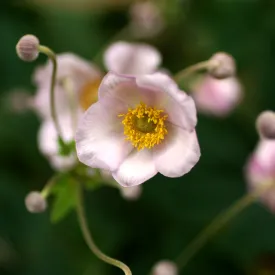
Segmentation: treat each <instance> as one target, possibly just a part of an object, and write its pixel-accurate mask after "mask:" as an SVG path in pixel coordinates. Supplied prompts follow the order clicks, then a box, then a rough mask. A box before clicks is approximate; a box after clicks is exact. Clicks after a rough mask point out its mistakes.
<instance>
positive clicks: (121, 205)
mask: <svg viewBox="0 0 275 275" xmlns="http://www.w3.org/2000/svg"><path fill="white" fill-rule="evenodd" d="M132 2H133V1H131V0H101V1H99V0H81V1H79V0H28V1H27V0H26V1H24V0H2V1H1V3H0V41H1V51H0V72H1V77H0V79H1V81H0V99H1V101H0V274H1V275H6V274H11V275H23V274H24V275H44V274H45V275H46V274H47V275H48V274H51V275H57V274H58V275H62V274H66V275H75V274H83V275H89V274H93V275H94V274H122V272H121V271H120V270H118V269H116V268H113V267H110V266H108V265H106V264H104V263H102V262H100V261H99V260H98V259H97V258H95V256H94V255H92V254H91V253H90V251H89V250H88V248H87V246H86V245H85V243H84V241H83V239H82V236H81V232H80V230H79V227H78V224H77V218H76V215H75V213H74V212H72V213H71V214H69V215H68V216H67V217H66V218H64V219H63V220H62V221H60V222H59V223H57V224H51V222H50V211H47V212H46V213H43V214H40V215H32V214H30V213H28V212H27V210H26V209H25V206H24V198H25V196H26V194H27V193H28V192H29V191H30V190H40V189H41V188H42V187H43V185H44V184H45V182H46V181H47V180H48V179H49V178H50V177H51V175H52V174H53V171H52V170H51V168H50V166H49V164H48V162H47V161H46V159H45V158H44V157H43V156H42V155H41V154H40V152H39V150H38V148H37V131H38V128H39V124H40V122H39V119H38V118H37V116H36V115H35V114H34V113H32V112H31V111H28V110H23V111H22V110H21V111H20V110H17V109H16V110H15V109H14V107H12V106H11V103H10V102H11V100H10V99H11V95H12V94H13V93H14V92H18V91H22V90H23V91H26V92H27V93H28V94H29V95H32V94H34V93H35V87H34V86H33V85H32V79H31V77H32V73H33V71H34V69H35V66H37V65H38V64H43V62H45V60H46V58H44V57H40V58H39V59H38V60H37V61H36V62H35V63H30V64H27V63H24V62H22V61H21V60H19V59H18V57H17V56H16V53H15V45H16V43H17V41H18V39H19V38H20V37H21V36H22V35H24V34H26V33H31V34H35V35H37V36H38V37H39V39H40V41H41V42H42V43H43V44H44V45H48V46H49V47H51V48H52V49H54V50H55V51H56V52H57V53H61V52H74V53H75V54H77V55H80V56H82V57H84V58H86V59H89V60H93V58H94V57H95V56H98V53H100V52H101V51H102V47H104V46H105V45H106V43H109V41H110V39H112V37H114V36H115V35H116V34H117V33H119V32H121V30H122V29H123V28H125V26H127V25H128V24H129V22H130V17H129V9H130V6H131V4H132ZM155 3H156V5H159V6H160V8H161V9H162V12H163V20H164V22H165V28H164V30H162V31H161V32H160V33H158V34H154V35H147V36H146V37H140V36H135V37H134V36H133V35H127V34H126V36H124V37H122V38H123V39H124V40H128V41H133V40H134V41H144V42H148V43H150V44H152V45H154V46H156V47H157V48H158V49H159V50H160V51H161V53H162V55H163V67H164V68H167V69H168V70H170V71H171V72H172V73H176V72H177V71H179V70H180V69H182V68H184V67H186V66H188V65H191V64H194V63H196V62H199V61H202V60H206V59H208V58H209V57H210V56H211V55H212V54H213V53H215V52H217V51H226V52H229V53H230V54H232V55H233V56H234V57H235V59H236V62H237V65H238V76H239V78H240V80H241V82H242V84H243V87H244V89H245V95H244V99H243V101H242V104H241V105H240V106H238V108H237V109H236V110H235V111H234V112H233V113H232V114H230V116H228V117H226V118H216V117H210V116H205V115H199V123H198V127H197V131H198V138H199V142H200V145H201V151H202V157H201V160H200V161H199V164H198V165H197V166H196V167H195V168H194V169H193V170H192V171H191V172H190V173H189V174H188V175H186V176H184V177H182V178H178V179H169V178H165V177H163V176H161V175H157V176H156V177H155V178H153V179H151V180H150V181H148V182H146V183H145V184H144V185H143V187H144V189H143V194H142V196H141V198H140V199H139V200H137V201H135V202H129V201H126V200H124V199H123V198H121V196H120V195H119V192H118V191H117V190H115V189H112V188H108V187H103V188H101V189H98V190H96V191H94V192H89V193H87V194H86V196H85V199H86V207H87V216H88V219H89V225H90V229H91V231H92V233H93V235H94V237H95V240H96V242H97V244H98V245H99V247H100V248H102V250H103V251H105V252H106V253H107V254H109V255H112V256H114V257H116V258H118V259H120V260H123V261H124V262H125V263H127V264H128V265H129V266H130V267H131V269H132V271H133V274H148V273H149V270H150V269H151V267H152V265H154V263H155V262H157V261H158V260H161V259H171V260H173V259H174V258H176V257H177V255H178V254H179V253H180V251H181V250H182V249H183V248H184V246H186V245H187V244H188V243H189V242H190V241H191V240H192V239H193V238H194V237H195V236H196V235H197V233H198V232H199V231H200V230H201V229H202V228H203V227H204V226H205V225H207V224H208V223H209V222H210V221H211V220H212V219H213V218H214V217H215V216H216V215H217V214H218V213H219V212H220V211H221V210H223V209H225V208H227V207H228V206H229V205H230V204H231V203H232V202H234V201H235V200H236V199H238V198H240V197H241V196H243V195H244V194H245V193H246V190H247V187H246V182H245V179H244V175H243V169H244V164H245V162H246V160H247V157H248V155H249V154H250V153H251V152H252V150H253V149H254V147H255V145H256V143H257V140H258V136H257V133H256V131H255V127H254V121H255V119H256V117H257V115H258V113H259V112H260V111H262V110H265V109H273V110H274V106H275V103H274V102H275V93H274V85H275V81H274V63H275V2H274V1H273V0H270V1H268V0H208V1H205V0H157V1H155ZM124 35H125V34H124ZM97 62H98V64H99V65H101V61H100V58H99V61H98V58H97ZM274 263H275V217H274V215H272V214H271V213H270V212H269V211H268V209H266V208H265V207H264V206H262V205H260V204H254V205H253V206H251V207H250V208H249V209H247V210H246V211H244V212H243V213H242V214H241V215H240V216H238V217H237V218H236V219H235V220H234V221H233V222H232V223H231V224H230V225H229V226H227V227H226V228H225V229H224V230H223V231H222V232H221V233H220V234H219V235H218V236H216V237H215V238H214V239H213V240H212V241H211V242H210V243H208V245H207V246H206V247H204V249H203V250H202V251H201V252H200V253H199V254H198V255H197V256H196V257H195V258H194V259H193V260H192V261H191V262H190V263H189V264H188V266H187V267H186V268H185V269H184V270H183V271H182V272H181V274H186V275H193V274H204V275H207V274H209V275H210V274H211V275H216V274H217V275H218V274H219V275H220V274H223V275H227V274H228V275H229V274H230V275H233V274H234V275H239V274H240V275H241V274H258V275H260V274H261V275H263V274H264V275H266V274H269V275H271V274H275V267H274ZM266 270H269V271H270V273H264V272H266ZM272 270H273V271H272Z"/></svg>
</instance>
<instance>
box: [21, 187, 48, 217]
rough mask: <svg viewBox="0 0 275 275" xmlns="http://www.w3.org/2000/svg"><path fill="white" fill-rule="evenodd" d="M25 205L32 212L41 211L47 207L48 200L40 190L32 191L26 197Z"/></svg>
mask: <svg viewBox="0 0 275 275" xmlns="http://www.w3.org/2000/svg"><path fill="white" fill-rule="evenodd" d="M25 205H26V208H27V209H28V211H29V212H31V213H41V212H44V211H45V210H46V208H47V202H46V200H45V199H44V198H43V197H42V195H41V193H40V192H37V191H33V192H30V193H29V194H28V195H27V196H26V198H25Z"/></svg>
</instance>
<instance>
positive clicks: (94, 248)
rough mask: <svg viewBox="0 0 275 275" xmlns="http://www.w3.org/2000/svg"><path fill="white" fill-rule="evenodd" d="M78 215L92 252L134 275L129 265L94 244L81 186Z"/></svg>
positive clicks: (106, 261)
mask: <svg viewBox="0 0 275 275" xmlns="http://www.w3.org/2000/svg"><path fill="white" fill-rule="evenodd" d="M77 215H78V219H79V225H80V228H81V230H82V234H83V236H84V239H85V241H86V243H87V245H88V247H89V248H90V249H91V251H92V252H93V253H94V254H95V255H96V256H97V257H98V258H99V259H100V260H102V261H104V262H105V263H107V264H110V265H113V266H116V267H118V268H120V269H121V270H122V271H123V272H124V274H125V275H132V272H131V270H130V269H129V267H128V266H127V265H125V264H124V263H123V262H120V261H118V260H116V259H113V258H111V257H109V256H107V255H105V254H104V253H103V252H101V250H100V249H99V248H98V247H97V246H96V244H95V243H94V240H93V238H92V236H91V234H90V231H89V228H88V224H87V220H86V217H85V211H84V206H83V193H82V188H81V185H80V184H79V187H78V200H77Z"/></svg>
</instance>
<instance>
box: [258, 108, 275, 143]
mask: <svg viewBox="0 0 275 275" xmlns="http://www.w3.org/2000/svg"><path fill="white" fill-rule="evenodd" d="M256 128H257V130H258V133H259V135H260V136H261V137H263V138H267V139H275V113H274V112H272V111H264V112H262V113H261V114H260V115H259V116H258V118H257V120H256Z"/></svg>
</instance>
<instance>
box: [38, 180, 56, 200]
mask: <svg viewBox="0 0 275 275" xmlns="http://www.w3.org/2000/svg"><path fill="white" fill-rule="evenodd" d="M55 182H56V176H55V177H52V178H51V179H50V180H49V181H48V182H47V184H46V185H45V186H44V188H43V189H42V191H41V192H40V194H41V196H42V197H43V198H44V199H46V198H47V197H48V196H49V194H50V193H51V190H52V188H53V186H54V184H55Z"/></svg>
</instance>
